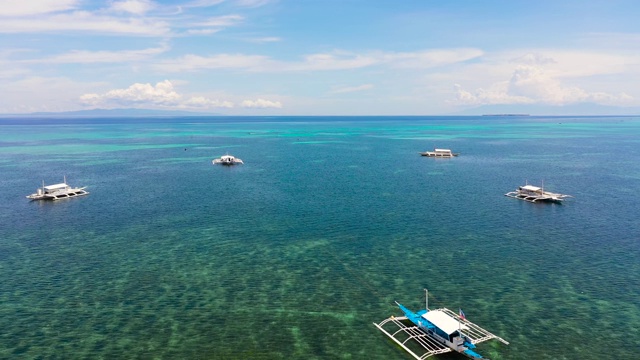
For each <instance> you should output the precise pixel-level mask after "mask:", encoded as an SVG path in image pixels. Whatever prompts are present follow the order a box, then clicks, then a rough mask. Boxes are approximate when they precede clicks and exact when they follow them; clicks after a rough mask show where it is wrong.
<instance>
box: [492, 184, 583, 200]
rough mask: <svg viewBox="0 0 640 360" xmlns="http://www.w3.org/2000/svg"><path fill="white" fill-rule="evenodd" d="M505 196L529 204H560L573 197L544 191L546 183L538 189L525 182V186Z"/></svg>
mask: <svg viewBox="0 0 640 360" xmlns="http://www.w3.org/2000/svg"><path fill="white" fill-rule="evenodd" d="M504 196H508V197H510V198H514V199H520V200H524V201H528V202H532V203H535V202H557V203H560V202H562V201H564V199H566V198H570V197H572V196H571V195H565V194H558V193H552V192H549V191H544V183H542V187H537V186H533V185H529V184H528V183H527V182H525V185H524V186H519V187H518V189H517V190H516V191H511V192H508V193H506V194H504Z"/></svg>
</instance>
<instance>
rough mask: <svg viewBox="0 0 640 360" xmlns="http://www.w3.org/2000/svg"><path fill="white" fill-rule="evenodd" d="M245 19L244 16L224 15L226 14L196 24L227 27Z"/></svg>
mask: <svg viewBox="0 0 640 360" xmlns="http://www.w3.org/2000/svg"><path fill="white" fill-rule="evenodd" d="M243 20H244V17H243V16H240V15H224V16H217V17H213V18H209V19H207V20H205V21H202V22H199V23H196V25H198V26H204V27H207V26H209V27H225V26H232V25H237V24H238V23H239V22H242V21H243Z"/></svg>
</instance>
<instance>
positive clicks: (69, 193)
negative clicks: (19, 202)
mask: <svg viewBox="0 0 640 360" xmlns="http://www.w3.org/2000/svg"><path fill="white" fill-rule="evenodd" d="M85 189H86V186H85V187H81V188H78V187H72V186H69V185H68V184H67V177H66V176H65V177H64V182H62V183H60V184H54V185H47V186H45V185H44V180H43V181H42V187H41V188H38V190H36V192H35V193H34V194H31V195H27V199H31V200H60V199H68V198H72V197H78V196H82V195H88V194H89V192H88V191H86V190H85Z"/></svg>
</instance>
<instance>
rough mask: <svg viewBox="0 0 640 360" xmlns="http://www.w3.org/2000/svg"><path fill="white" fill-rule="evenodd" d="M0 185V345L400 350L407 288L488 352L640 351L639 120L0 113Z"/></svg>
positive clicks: (117, 351) (285, 355) (356, 355)
mask: <svg viewBox="0 0 640 360" xmlns="http://www.w3.org/2000/svg"><path fill="white" fill-rule="evenodd" d="M435 147H438V148H450V149H452V150H453V151H454V152H459V153H460V156H459V157H456V158H453V159H433V158H426V157H421V156H420V155H419V154H418V153H419V152H421V151H426V150H431V149H433V148H435ZM227 153H229V154H232V155H234V156H236V157H239V158H241V159H242V160H244V162H245V164H244V165H240V166H235V167H223V166H214V165H212V163H211V160H212V159H214V158H216V157H219V156H221V155H224V154H227ZM64 176H66V179H67V182H68V183H70V184H71V185H76V186H87V187H88V188H87V190H88V191H89V192H90V194H89V195H88V196H84V197H79V198H76V199H68V200H61V201H56V202H37V201H33V202H31V201H28V199H26V198H25V196H26V195H28V194H31V193H33V192H35V190H36V188H37V187H38V186H41V184H42V181H43V180H44V181H45V182H46V183H47V184H53V183H58V182H62V180H63V177H64ZM525 182H528V183H529V184H532V185H538V186H539V185H542V184H544V187H545V189H547V190H549V191H553V192H560V193H564V194H570V195H572V196H573V198H571V199H569V200H567V201H566V202H565V203H564V204H532V203H527V202H524V201H519V200H515V199H511V198H508V197H505V196H503V195H504V194H505V193H506V192H509V191H512V190H515V189H516V188H517V187H518V186H520V185H524V184H525ZM0 187H1V188H2V191H1V192H0V329H2V331H1V332H0V358H7V359H31V358H36V359H75V358H78V359H100V358H103V359H119V358H132V359H152V358H153V359H156V358H163V359H409V358H410V356H409V355H408V354H406V353H404V352H403V350H402V349H400V348H399V347H397V346H396V345H394V344H393V343H392V342H391V341H390V340H389V339H388V338H386V337H385V336H384V335H383V334H382V333H381V332H379V331H378V330H377V329H376V328H375V326H373V322H379V321H381V320H383V319H384V318H386V317H389V316H391V315H397V316H399V315H401V313H400V311H399V310H398V309H397V307H396V306H395V304H394V301H396V300H397V301H399V302H401V303H403V304H404V305H406V306H407V307H409V308H411V309H413V310H418V309H420V308H421V307H422V306H424V291H423V289H424V288H428V289H429V291H430V294H431V296H430V301H429V305H430V307H431V308H437V307H447V308H450V309H453V310H454V311H457V309H458V308H462V309H464V312H465V314H466V316H467V319H469V320H470V321H473V322H475V323H477V324H479V325H480V326H482V327H484V328H486V329H487V330H489V331H491V332H493V333H495V334H496V335H499V336H501V337H503V338H504V339H506V340H507V341H509V342H510V345H509V346H506V345H503V344H501V343H498V342H497V341H489V342H485V343H482V344H481V345H479V346H478V350H479V352H480V353H483V354H485V355H486V356H488V357H490V358H492V359H632V358H636V357H637V354H638V351H640V301H639V299H640V220H638V219H639V218H640V216H639V214H640V205H639V204H640V202H639V201H638V194H639V193H640V117H535V116H529V117H492V116H485V117H258V118H255V117H211V118H207V117H186V118H130V119H63V118H61V119H48V118H39V119H38V118H34V119H26V118H15V119H0ZM435 358H438V359H459V358H460V357H459V356H458V355H444V356H442V355H441V356H437V357H435Z"/></svg>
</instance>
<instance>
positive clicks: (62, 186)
mask: <svg viewBox="0 0 640 360" xmlns="http://www.w3.org/2000/svg"><path fill="white" fill-rule="evenodd" d="M68 186H69V185H67V184H65V183H61V184H54V185H47V186H45V187H44V189H45V190H59V189H66V188H67V187H68Z"/></svg>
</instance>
